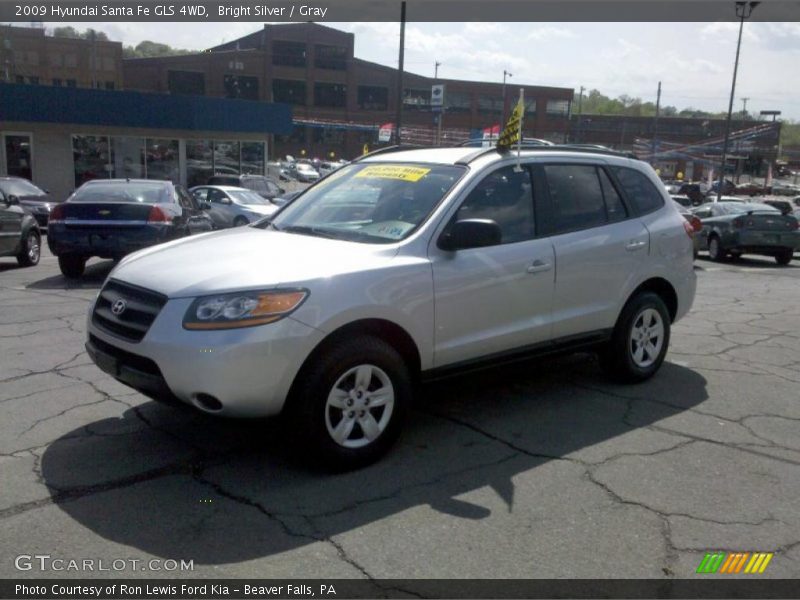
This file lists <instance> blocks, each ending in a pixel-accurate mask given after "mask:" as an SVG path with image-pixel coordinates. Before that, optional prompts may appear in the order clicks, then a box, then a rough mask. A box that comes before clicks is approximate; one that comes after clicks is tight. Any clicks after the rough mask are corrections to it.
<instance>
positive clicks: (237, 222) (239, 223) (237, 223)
mask: <svg viewBox="0 0 800 600" xmlns="http://www.w3.org/2000/svg"><path fill="white" fill-rule="evenodd" d="M249 222H250V221H248V220H247V219H246V218H244V217H236V218H235V219H234V220H233V226H234V227H244V226H245V225H247V224H248V223H249Z"/></svg>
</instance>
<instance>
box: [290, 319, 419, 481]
mask: <svg viewBox="0 0 800 600" xmlns="http://www.w3.org/2000/svg"><path fill="white" fill-rule="evenodd" d="M298 381H299V382H300V384H299V385H298V386H297V389H295V390H293V394H292V400H291V405H290V407H289V413H290V418H291V419H292V421H293V425H294V426H295V427H296V428H297V430H298V431H303V430H304V431H306V432H307V435H305V436H303V443H305V444H309V446H308V447H307V451H308V452H307V454H308V455H309V457H310V458H311V459H312V460H313V461H314V462H316V463H318V464H321V465H323V466H324V467H326V468H328V469H332V470H337V471H338V470H349V469H356V468H359V467H363V466H366V465H368V464H370V463H372V462H374V461H376V460H377V459H379V458H380V457H381V456H383V455H384V454H385V453H386V452H387V451H388V450H389V448H390V447H391V446H392V444H394V442H395V441H396V440H397V438H398V437H399V435H400V431H401V429H402V425H403V422H404V420H405V417H406V414H407V412H408V407H409V406H410V403H411V379H410V376H409V373H408V368H407V367H406V364H405V362H404V361H403V358H402V357H401V356H400V354H399V353H398V352H397V351H396V350H395V349H394V348H393V347H392V346H390V345H389V344H387V343H386V342H384V341H383V340H381V339H379V338H376V337H373V336H370V335H363V334H362V335H356V336H354V337H351V338H349V339H344V340H342V341H339V342H336V343H334V344H333V345H331V346H330V347H329V348H327V349H326V350H325V352H324V353H320V354H319V355H318V356H317V358H316V359H315V362H313V363H311V364H310V365H309V366H308V367H307V368H304V369H303V370H302V371H301V373H300V374H299V376H298Z"/></svg>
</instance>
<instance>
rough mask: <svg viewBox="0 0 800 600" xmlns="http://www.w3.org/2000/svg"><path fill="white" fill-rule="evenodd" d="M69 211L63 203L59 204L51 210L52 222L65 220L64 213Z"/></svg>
mask: <svg viewBox="0 0 800 600" xmlns="http://www.w3.org/2000/svg"><path fill="white" fill-rule="evenodd" d="M66 212H67V209H66V208H64V205H63V204H57V205H56V206H54V207H53V208H52V210H50V222H51V223H60V222H62V221H63V220H64V215H65V213H66Z"/></svg>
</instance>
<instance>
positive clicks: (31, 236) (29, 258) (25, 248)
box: [17, 229, 42, 267]
mask: <svg viewBox="0 0 800 600" xmlns="http://www.w3.org/2000/svg"><path fill="white" fill-rule="evenodd" d="M41 256H42V236H40V235H39V233H38V232H37V231H36V230H35V229H31V230H30V231H28V233H27V234H26V235H25V239H24V240H23V241H22V247H21V248H20V250H19V254H17V264H18V265H19V266H20V267H33V266H36V265H38V264H39V259H40V258H41Z"/></svg>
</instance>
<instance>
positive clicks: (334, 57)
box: [314, 44, 347, 71]
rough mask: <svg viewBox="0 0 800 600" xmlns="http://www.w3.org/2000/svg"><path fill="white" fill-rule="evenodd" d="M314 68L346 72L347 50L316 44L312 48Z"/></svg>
mask: <svg viewBox="0 0 800 600" xmlns="http://www.w3.org/2000/svg"><path fill="white" fill-rule="evenodd" d="M314 66H315V67H317V68H318V69H333V70H335V71H346V70H347V48H342V47H341V46H328V45H325V44H317V45H315V46H314Z"/></svg>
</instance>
